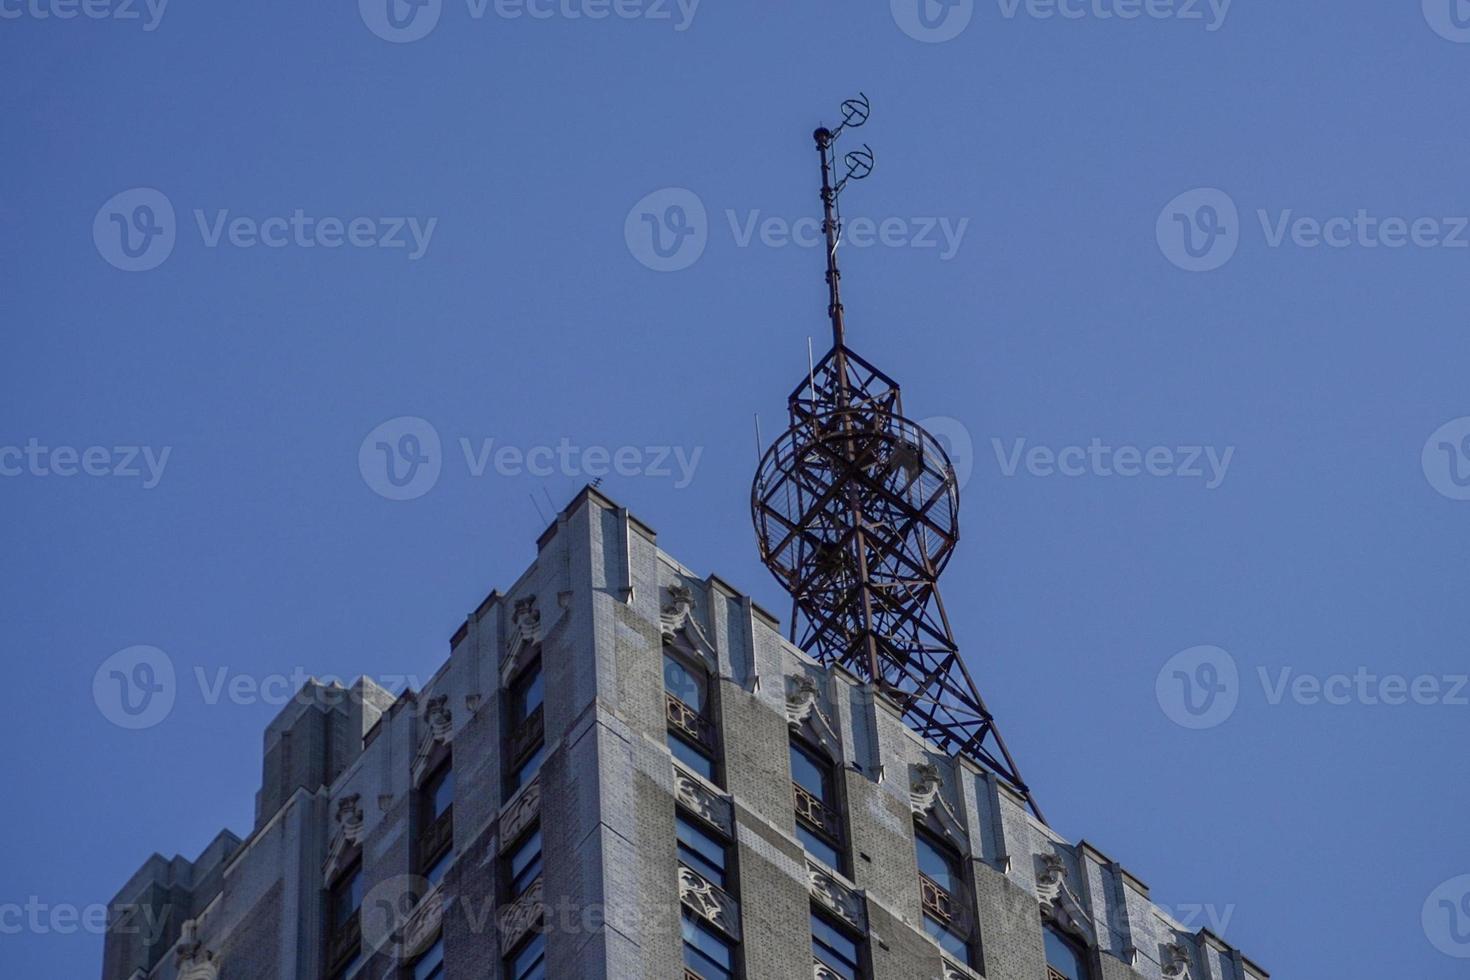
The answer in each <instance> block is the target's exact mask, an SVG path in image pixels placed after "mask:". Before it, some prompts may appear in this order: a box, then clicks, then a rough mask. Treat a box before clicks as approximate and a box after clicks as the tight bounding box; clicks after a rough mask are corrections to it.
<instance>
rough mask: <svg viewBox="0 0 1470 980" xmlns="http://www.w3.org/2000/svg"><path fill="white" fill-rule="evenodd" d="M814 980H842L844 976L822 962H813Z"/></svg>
mask: <svg viewBox="0 0 1470 980" xmlns="http://www.w3.org/2000/svg"><path fill="white" fill-rule="evenodd" d="M812 980H842V976H841V975H840V974H838V973H837V971H836V970H833V969H832V968H831V967H830V966H828V965H827V964H826V963H823V962H822V961H821V960H812Z"/></svg>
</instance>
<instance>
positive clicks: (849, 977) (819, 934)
mask: <svg viewBox="0 0 1470 980" xmlns="http://www.w3.org/2000/svg"><path fill="white" fill-rule="evenodd" d="M812 955H813V956H815V957H816V958H817V959H818V960H820V961H821V962H822V963H823V964H824V965H825V966H826V967H827V969H829V970H831V971H832V972H833V973H835V974H837V975H838V976H839V977H843V978H844V980H859V978H861V977H862V975H863V970H862V950H861V948H860V947H859V944H858V941H857V940H856V939H853V938H852V937H851V936H849V935H848V934H847V933H846V932H845V931H844V930H842V929H839V928H838V927H837V926H835V925H833V924H832V923H830V922H828V921H827V920H826V919H825V918H823V917H822V916H820V915H818V914H817V913H815V912H813V913H812Z"/></svg>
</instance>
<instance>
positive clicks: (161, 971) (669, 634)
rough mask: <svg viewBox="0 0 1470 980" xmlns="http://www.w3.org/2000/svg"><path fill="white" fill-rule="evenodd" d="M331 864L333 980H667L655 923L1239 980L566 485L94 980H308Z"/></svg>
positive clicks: (1237, 958) (1081, 855) (117, 926)
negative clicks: (683, 921)
mask: <svg viewBox="0 0 1470 980" xmlns="http://www.w3.org/2000/svg"><path fill="white" fill-rule="evenodd" d="M666 645H668V646H670V647H672V648H674V649H676V650H678V651H679V655H680V656H681V658H682V659H684V660H685V661H687V662H691V663H694V664H697V665H701V666H702V667H703V668H704V669H706V670H707V672H708V676H709V679H710V697H709V702H710V709H709V711H708V712H707V713H706V714H707V720H708V724H709V726H710V732H711V736H710V740H711V742H712V743H713V744H715V745H716V746H718V750H717V753H716V754H717V756H718V759H719V761H720V764H719V766H718V768H717V770H716V773H715V775H716V778H715V779H705V778H702V777H701V776H699V775H697V774H695V773H692V772H690V771H687V770H686V769H685V768H683V767H681V766H680V765H679V764H678V763H677V762H675V761H674V759H673V758H672V756H671V753H670V749H669V743H668V737H669V736H668V735H667V731H668V726H669V724H670V722H669V710H668V706H667V702H666V697H665V687H664V672H663V656H662V650H663V649H664V647H665V646H666ZM537 658H539V663H540V665H541V670H542V675H543V677H544V689H545V697H544V707H543V709H542V714H541V717H540V719H539V721H538V724H539V725H540V726H541V728H540V731H541V732H542V735H541V737H542V738H543V740H544V750H545V756H544V763H543V764H542V766H541V768H540V771H539V775H537V777H536V778H535V780H534V781H532V782H530V783H529V784H528V785H525V786H521V787H514V786H513V785H512V784H511V774H510V772H509V771H508V763H507V751H508V750H507V745H508V744H509V743H510V742H511V741H512V740H513V739H514V738H516V737H518V736H517V734H516V733H515V732H512V731H511V730H510V727H511V721H510V719H509V717H508V715H509V712H510V711H511V710H512V709H511V707H510V700H509V697H508V694H507V688H508V686H509V685H511V684H513V683H514V682H515V679H516V677H517V676H519V673H520V672H521V671H523V670H525V669H526V666H527V664H528V663H530V662H532V661H535V660H536V659H537ZM793 734H795V735H797V736H799V737H800V739H801V740H802V741H804V742H805V743H807V744H809V745H811V746H813V747H815V748H816V749H817V750H818V751H821V752H825V753H826V754H827V755H829V756H830V757H831V758H832V762H833V766H832V772H833V774H834V776H835V779H836V783H837V786H836V789H837V795H838V798H839V799H840V802H841V805H840V808H839V809H840V811H841V813H840V820H841V822H842V825H843V827H844V831H843V835H842V836H843V837H844V839H845V845H846V846H845V851H846V854H847V857H846V860H845V862H844V863H845V864H846V873H838V872H836V871H833V870H832V869H830V868H826V867H824V866H822V865H821V864H819V863H818V862H816V861H814V860H812V859H811V857H810V856H808V855H807V854H806V853H805V851H804V849H803V847H802V845H801V843H800V842H799V840H798V837H797V833H796V830H797V821H796V817H795V816H794V808H793V789H792V773H791V771H790V763H789V760H788V746H789V744H790V741H791V739H792V737H793ZM446 760H448V763H447V764H452V767H453V774H454V788H453V807H452V828H446V830H445V832H446V833H451V834H452V851H451V857H450V858H449V859H448V860H449V864H448V868H447V870H446V871H445V872H444V873H443V876H442V878H441V879H440V880H438V881H437V883H435V884H432V885H431V884H430V883H429V882H428V881H427V880H426V879H424V878H421V877H419V873H420V872H421V871H422V870H423V868H422V855H421V853H420V852H421V851H422V849H423V847H424V846H425V845H424V835H425V834H426V833H428V831H427V830H426V827H427V826H428V823H427V821H428V817H426V815H425V809H424V808H425V806H426V803H425V801H424V798H423V797H424V792H425V786H427V785H429V782H430V781H431V780H432V773H433V772H434V771H435V770H436V769H437V768H438V767H440V766H443V765H445V764H446ZM677 813H683V814H685V815H686V816H688V817H692V818H694V819H695V820H696V821H698V822H699V824H700V826H703V827H706V828H707V829H709V830H710V831H711V832H713V833H715V834H716V835H724V836H725V837H727V838H728V839H729V840H730V842H731V845H732V846H731V854H732V855H733V860H732V861H731V865H730V866H731V875H730V880H729V881H728V882H727V886H728V887H726V888H720V887H717V886H715V885H713V884H712V883H710V882H709V881H707V880H705V879H704V878H703V877H702V876H701V875H700V874H698V873H697V872H696V871H695V870H693V869H691V868H688V867H684V866H683V865H681V863H680V861H679V857H678V850H677V842H676V836H675V820H676V814H677ZM447 823H448V819H446V820H445V824H447ZM916 824H918V825H921V826H923V827H924V828H925V829H926V831H927V832H928V834H929V835H931V836H932V837H934V838H935V839H937V840H941V841H943V842H945V843H946V845H947V846H948V847H950V848H952V849H953V851H954V852H955V853H956V854H957V855H959V856H960V857H961V860H962V862H963V876H964V878H965V879H966V882H965V884H964V885H963V886H962V887H961V888H959V889H956V891H955V893H954V894H953V895H952V896H949V898H948V900H949V901H950V902H951V903H952V909H951V911H952V912H953V914H954V921H955V922H956V923H962V924H963V926H962V928H963V929H964V930H965V931H966V932H967V933H968V934H969V936H970V937H971V939H972V940H973V943H972V947H973V958H972V963H973V965H972V966H963V965H960V964H958V963H956V962H954V961H952V960H949V959H947V958H946V957H945V956H944V955H943V954H942V953H941V950H940V947H939V946H938V945H937V944H936V943H935V942H934V941H933V940H931V939H930V938H929V937H928V936H927V935H926V934H925V931H924V924H923V908H924V894H923V892H922V891H921V887H922V886H921V882H920V877H919V874H918V870H917V865H916V858H915V844H914V835H915V829H914V828H915V825H916ZM436 826H439V825H436ZM533 828H539V830H540V833H541V835H542V841H543V843H542V851H543V865H542V868H543V870H542V871H541V873H540V875H539V877H538V878H537V880H536V881H535V882H534V884H533V885H532V886H531V887H528V888H526V889H525V890H524V892H523V893H522V894H520V895H519V896H518V897H516V899H515V900H514V901H510V900H508V899H507V898H506V895H507V878H508V877H509V871H508V870H507V864H506V861H507V855H508V854H509V853H511V852H512V851H513V850H515V848H516V847H517V846H518V844H519V842H520V841H523V840H524V839H526V835H527V834H528V833H530V832H531V831H532V829H533ZM353 867H360V868H361V875H362V877H361V881H362V889H363V892H364V895H363V898H362V901H361V905H360V908H359V911H358V912H357V914H356V918H355V925H354V927H353V930H352V934H353V935H355V936H359V937H360V938H359V939H358V941H357V944H356V946H355V947H354V948H356V949H358V950H359V954H360V955H359V956H358V959H357V961H356V965H355V966H354V967H353V968H352V972H350V973H349V974H347V975H348V976H353V977H361V978H371V980H380V978H395V980H397V978H399V977H403V976H412V975H413V974H412V971H411V964H412V963H413V961H414V958H415V957H417V956H419V955H421V954H422V953H423V951H424V950H426V949H429V948H431V947H433V946H434V944H435V942H436V940H437V939H439V938H441V937H442V949H443V956H444V964H445V973H444V976H447V977H449V978H455V980H457V978H466V980H469V978H476V980H479V978H488V980H502V978H507V977H509V976H510V974H509V973H508V970H507V966H506V959H505V957H506V955H507V954H508V953H509V952H511V951H512V949H511V947H513V946H515V945H516V944H517V943H520V942H524V941H525V940H526V939H527V937H531V936H533V935H534V934H544V935H545V956H546V971H547V972H546V975H547V976H549V977H551V978H554V980H574V978H578V980H579V978H588V980H593V978H596V980H604V978H606V980H679V978H682V977H684V976H685V974H684V973H683V972H682V970H683V968H682V966H681V965H680V964H681V963H682V957H683V940H682V936H681V931H680V929H681V925H680V918H681V911H682V912H683V913H684V914H687V915H691V916H694V917H697V918H699V919H700V920H702V921H704V922H706V923H708V924H709V926H710V928H711V929H713V930H715V931H716V932H717V933H718V934H720V935H723V936H724V937H726V939H727V940H728V941H729V942H730V943H731V944H732V945H733V947H734V948H735V949H736V950H737V951H738V952H737V956H738V969H737V973H736V975H737V976H743V977H745V978H746V980H795V978H806V977H821V976H824V975H826V974H824V973H823V971H822V970H821V968H820V967H817V966H814V963H813V956H812V944H811V931H810V929H811V925H810V922H811V919H810V916H811V914H812V911H813V909H816V910H818V911H820V912H821V913H822V914H823V915H825V916H826V917H827V918H828V919H830V920H832V921H834V922H837V923H839V924H844V925H845V927H846V928H849V929H851V930H852V932H853V934H854V935H856V936H860V937H862V942H863V948H864V954H863V955H864V957H865V959H866V963H865V966H864V969H865V970H866V971H867V975H869V976H871V977H874V978H876V980H928V978H936V980H965V978H975V977H980V978H984V980H1046V978H1047V968H1046V960H1045V952H1044V948H1043V928H1044V926H1043V923H1044V922H1048V921H1049V922H1051V923H1054V924H1055V925H1056V927H1057V928H1059V929H1062V930H1064V931H1065V932H1066V933H1067V934H1068V935H1069V936H1071V937H1073V939H1074V941H1075V942H1076V943H1077V944H1078V945H1079V946H1080V947H1081V948H1082V949H1084V950H1085V955H1086V957H1087V958H1088V959H1089V960H1090V966H1089V969H1090V975H1091V980H1136V978H1143V980H1186V978H1188V980H1265V978H1266V974H1265V973H1264V972H1263V971H1262V970H1260V969H1259V968H1258V967H1256V966H1255V965H1253V964H1252V963H1251V962H1250V961H1249V960H1247V959H1245V958H1244V957H1243V956H1241V954H1240V953H1239V952H1238V951H1236V950H1234V949H1231V948H1230V947H1228V946H1226V945H1225V944H1224V943H1223V942H1222V941H1220V940H1219V939H1218V938H1217V937H1215V936H1213V935H1212V934H1210V933H1209V932H1207V931H1202V932H1190V931H1187V930H1186V929H1184V928H1183V927H1181V926H1180V925H1179V924H1178V923H1177V922H1175V921H1173V920H1171V919H1170V918H1169V916H1168V915H1167V914H1165V913H1164V912H1163V911H1162V910H1160V909H1159V908H1157V907H1156V906H1154V905H1153V904H1152V903H1151V902H1150V901H1149V896H1148V889H1147V888H1146V887H1145V886H1144V885H1143V884H1142V883H1140V882H1139V881H1138V879H1136V878H1135V877H1133V876H1132V875H1130V874H1129V873H1128V872H1127V871H1125V870H1123V868H1122V867H1120V866H1119V865H1118V864H1117V863H1115V862H1114V861H1112V860H1111V859H1109V858H1108V857H1106V856H1105V855H1103V854H1102V853H1101V852H1099V851H1098V850H1096V849H1095V848H1093V847H1091V846H1090V845H1088V844H1086V843H1082V844H1076V845H1074V844H1071V843H1069V842H1067V841H1064V840H1062V839H1060V838H1059V837H1058V836H1057V835H1056V834H1054V833H1053V832H1051V831H1050V830H1049V829H1048V828H1046V827H1044V826H1042V825H1041V824H1040V823H1038V822H1037V821H1035V820H1034V819H1033V818H1032V817H1031V816H1030V814H1029V813H1028V812H1027V810H1026V809H1025V807H1024V805H1023V804H1022V802H1021V801H1020V800H1019V799H1018V798H1016V797H1015V796H1014V795H1013V794H1012V793H1011V792H1009V791H1008V790H1007V789H1006V787H1005V786H1004V785H1002V784H1001V783H1000V782H999V781H997V780H995V779H993V778H991V777H990V776H989V775H988V774H987V773H986V772H985V771H984V770H983V769H982V768H981V767H979V766H978V765H976V764H974V763H972V762H971V761H969V760H967V759H963V758H958V759H957V758H951V757H947V756H944V755H941V754H939V753H938V752H936V751H935V750H934V748H933V747H932V746H931V745H929V744H927V743H926V742H925V741H924V740H923V739H921V738H920V737H919V736H918V735H917V734H916V733H914V732H913V731H912V730H911V729H910V728H909V727H908V726H906V725H905V724H904V722H903V721H902V720H901V718H900V716H899V714H898V712H897V710H896V709H895V708H894V707H893V706H892V705H891V704H890V703H889V702H888V701H887V700H886V699H885V698H882V697H874V696H873V695H872V692H871V690H869V689H867V688H865V687H864V686H863V685H861V684H859V683H858V682H857V681H856V680H855V679H854V678H852V677H851V676H849V675H847V674H845V673H844V672H842V671H840V670H829V669H824V668H822V667H820V666H819V665H817V664H816V663H814V662H813V661H812V660H811V659H810V658H808V657H807V656H806V655H805V654H803V653H802V652H801V651H800V650H798V649H796V648H795V647H793V646H792V645H790V644H789V643H787V642H786V641H785V640H784V639H783V638H782V636H781V632H780V630H779V626H778V624H777V622H776V621H775V620H774V619H773V618H772V617H770V616H769V615H767V614H766V613H765V612H763V611H762V610H761V609H760V608H759V607H757V606H756V605H755V604H754V603H752V601H751V600H750V599H749V598H748V597H746V596H744V595H741V594H740V593H739V592H737V591H736V590H734V589H733V588H731V587H730V586H728V585H727V584H725V583H724V582H723V581H721V580H720V579H718V578H715V577H709V578H700V577H698V576H696V575H695V574H694V573H692V572H690V571H689V570H688V569H686V568H685V567H684V566H682V565H680V564H679V563H678V562H677V561H675V560H674V559H673V558H671V557H670V556H668V555H666V554H664V553H663V552H662V551H660V550H659V549H658V547H657V544H656V539H655V535H654V533H653V532H652V531H651V530H650V529H649V528H647V527H646V526H644V525H643V524H641V523H640V522H638V521H637V520H636V519H634V518H633V517H631V516H630V515H629V514H628V512H627V511H626V510H624V509H622V508H620V507H619V506H617V505H616V504H615V503H613V502H611V501H609V500H608V499H606V498H604V497H603V496H601V495H600V494H599V493H597V492H596V491H595V490H591V489H588V490H585V491H583V493H582V494H580V495H579V496H578V497H577V499H576V500H574V501H573V502H572V504H571V505H570V506H569V507H568V508H567V510H565V511H564V512H563V513H562V514H561V515H560V516H559V517H558V519H557V520H556V522H555V524H554V525H553V526H551V527H550V528H548V529H547V531H546V532H545V533H544V534H543V535H542V537H541V539H540V541H539V542H538V555H537V559H536V561H535V563H534V564H533V565H532V566H531V568H530V569H529V570H527V571H526V572H525V574H524V575H523V576H522V577H521V579H520V581H518V582H517V583H516V584H515V585H514V586H512V587H511V588H510V589H509V590H508V591H507V592H506V593H504V594H501V593H498V592H497V593H491V595H490V596H489V597H488V598H486V599H485V601H484V602H483V603H482V604H481V605H480V606H479V608H477V609H476V610H475V611H474V612H473V613H472V614H471V615H470V616H469V617H468V618H467V620H466V621H465V623H464V624H463V626H462V627H460V628H459V630H458V631H457V632H456V633H455V634H454V637H453V638H452V640H451V655H450V658H449V660H448V662H447V663H446V664H445V665H444V666H443V667H442V668H441V669H440V670H439V672H438V673H437V674H436V675H435V676H434V677H433V679H432V680H431V681H430V682H429V683H428V684H427V685H425V688H424V690H422V691H417V692H409V693H407V694H405V695H403V696H401V697H398V698H393V697H392V696H390V695H389V694H388V693H387V692H385V691H383V690H382V689H380V688H378V687H376V686H375V685H373V684H372V683H371V682H370V681H362V682H359V684H358V685H357V686H355V687H354V688H353V689H351V690H350V691H348V690H344V689H342V688H340V687H326V686H322V685H317V684H312V685H308V687H307V688H306V689H305V690H304V691H303V692H302V693H301V696H299V697H298V698H297V700H296V701H295V702H294V703H293V704H292V705H291V706H289V707H288V708H287V709H286V710H284V711H283V712H282V713H281V716H280V717H279V718H278V719H277V720H276V721H275V722H274V723H273V724H272V725H271V727H270V729H269V730H268V731H267V734H266V744H265V765H264V772H263V778H262V786H261V790H260V792H259V794H258V795H257V819H256V823H255V827H254V829H253V831H252V832H251V834H250V835H249V836H248V837H247V838H245V839H244V840H241V839H239V838H238V837H236V836H234V835H232V834H229V833H228V832H226V833H223V834H221V835H220V836H219V838H217V839H216V841H215V842H214V843H212V844H211V845H210V847H209V848H208V849H207V850H206V851H205V853H204V854H203V855H201V856H200V857H199V858H198V859H197V860H195V861H192V862H191V861H187V860H185V859H183V858H175V859H174V860H172V861H167V860H165V859H163V858H161V857H158V856H155V857H153V858H151V859H150V860H149V861H148V862H146V863H145V864H144V865H143V867H142V868H141V869H140V870H139V872H138V873H137V874H136V875H134V877H133V879H132V880H131V881H130V882H128V884H127V885H126V886H125V887H124V888H123V889H122V890H121V891H120V892H119V893H118V895H117V897H116V899H115V901H114V916H113V920H112V931H111V932H110V934H109V936H108V940H107V944H106V952H105V956H104V965H103V980H142V978H147V980H210V978H219V980H322V978H327V977H329V976H330V970H331V969H332V964H331V963H329V962H328V960H329V959H330V958H332V957H333V956H334V955H335V954H336V953H337V952H338V948H339V947H340V945H341V944H340V942H338V940H339V939H340V938H341V928H340V927H336V926H333V925H332V924H331V920H332V914H333V911H332V903H331V901H330V900H329V898H328V889H329V887H330V886H331V885H332V884H333V883H334V881H336V880H337V879H339V878H340V877H341V876H342V875H343V874H344V873H345V872H346V871H347V870H348V869H350V868H353ZM142 920H146V922H148V923H161V924H160V925H158V926H157V927H155V928H143V927H139V926H138V923H139V921H142ZM349 938H350V937H349ZM338 962H340V960H338Z"/></svg>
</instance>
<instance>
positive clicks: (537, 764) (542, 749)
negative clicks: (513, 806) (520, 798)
mask: <svg viewBox="0 0 1470 980" xmlns="http://www.w3.org/2000/svg"><path fill="white" fill-rule="evenodd" d="M545 761H546V746H545V745H538V746H537V747H536V751H535V752H532V753H531V754H530V755H529V756H527V757H526V761H525V762H522V763H521V767H520V768H519V769H517V770H516V772H515V778H514V779H513V780H512V781H511V782H512V784H513V785H512V786H511V792H512V793H514V792H515V791H516V790H518V789H520V788H521V787H522V786H524V785H526V784H527V783H529V782H530V781H531V780H533V779H535V778H536V774H537V773H538V772H540V771H541V763H543V762H545Z"/></svg>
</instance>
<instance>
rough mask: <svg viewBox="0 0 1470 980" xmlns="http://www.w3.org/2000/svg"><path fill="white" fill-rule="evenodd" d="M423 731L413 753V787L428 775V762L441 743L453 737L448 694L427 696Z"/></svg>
mask: <svg viewBox="0 0 1470 980" xmlns="http://www.w3.org/2000/svg"><path fill="white" fill-rule="evenodd" d="M424 726H425V729H426V730H425V732H424V735H423V738H422V739H421V740H420V742H419V750H418V753H417V754H415V755H414V758H413V766H412V768H411V772H412V774H413V784H414V786H415V787H417V786H420V785H422V784H423V781H424V779H425V777H427V776H428V775H429V763H430V762H432V761H436V760H435V758H434V757H435V755H436V753H437V750H438V748H439V747H440V746H441V745H448V744H449V742H450V741H451V740H452V739H453V737H454V714H453V713H452V712H451V711H450V710H449V695H447V694H440V695H437V696H435V697H432V698H429V700H428V701H427V702H425V704H424Z"/></svg>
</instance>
